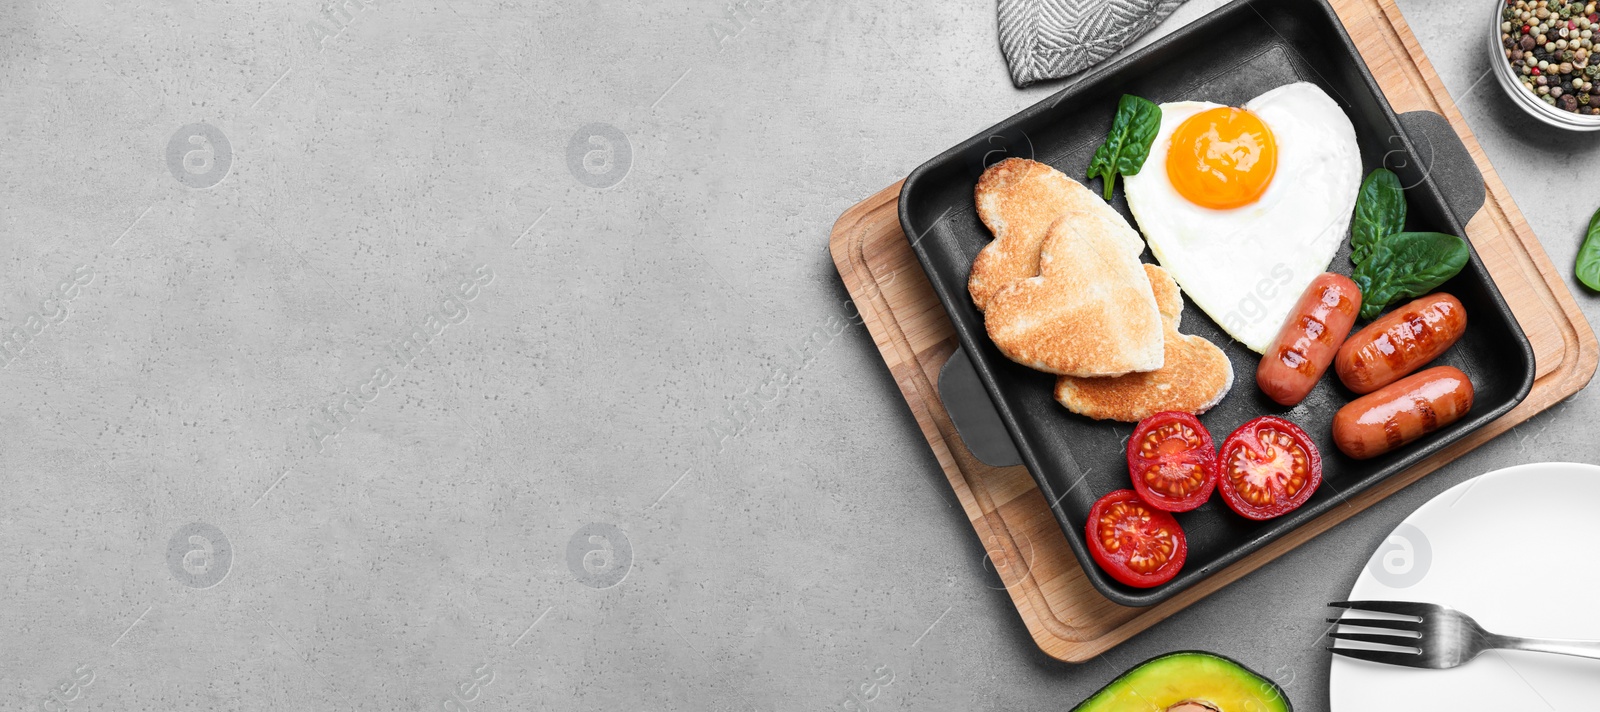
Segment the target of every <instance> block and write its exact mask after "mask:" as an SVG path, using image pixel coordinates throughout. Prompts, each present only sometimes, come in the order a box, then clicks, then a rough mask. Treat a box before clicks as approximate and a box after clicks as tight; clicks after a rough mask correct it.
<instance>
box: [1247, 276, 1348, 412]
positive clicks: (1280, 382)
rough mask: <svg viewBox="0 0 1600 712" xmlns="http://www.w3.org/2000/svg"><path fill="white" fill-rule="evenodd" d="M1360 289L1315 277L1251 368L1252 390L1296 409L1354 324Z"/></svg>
mask: <svg viewBox="0 0 1600 712" xmlns="http://www.w3.org/2000/svg"><path fill="white" fill-rule="evenodd" d="M1359 311H1361V289H1360V288H1359V287H1357V286H1356V283H1355V282H1352V281H1350V278H1349V277H1346V276H1344V275H1341V274H1334V273H1332V272H1325V273H1323V274H1320V275H1317V278H1316V279H1313V280H1311V286H1309V287H1306V291H1305V293H1304V294H1301V295H1300V301H1299V302H1296V303H1295V305H1294V309H1293V310H1292V311H1290V312H1289V318H1288V319H1286V320H1285V321H1284V322H1283V326H1282V327H1280V328H1279V329H1278V336H1277V338H1275V339H1273V340H1272V345H1271V346H1268V347H1267V352H1266V355H1264V356H1262V357H1261V363H1260V364H1259V365H1257V366H1256V387H1258V388H1260V389H1261V392H1262V393H1265V394H1267V397H1268V398H1271V399H1272V400H1273V401H1275V402H1277V404H1278V405H1298V404H1299V403H1300V401H1302V400H1305V397H1306V394H1308V393H1310V392H1311V389H1312V388H1314V387H1315V386H1316V385H1317V381H1319V380H1321V379H1322V374H1323V373H1325V372H1327V370H1328V364H1329V363H1332V362H1333V356H1334V354H1335V353H1336V352H1337V351H1338V349H1339V344H1341V343H1344V337H1345V336H1347V335H1348V334H1349V333H1350V327H1351V326H1353V325H1355V323H1356V313H1357V312H1359Z"/></svg>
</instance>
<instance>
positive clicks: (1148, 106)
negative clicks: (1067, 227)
mask: <svg viewBox="0 0 1600 712" xmlns="http://www.w3.org/2000/svg"><path fill="white" fill-rule="evenodd" d="M1160 131H1161V107H1159V106H1156V105H1155V104H1154V103H1152V102H1151V101H1150V100H1148V99H1141V98H1139V97H1137V96H1134V95H1132V94H1123V95H1122V99H1121V100H1120V101H1118V102H1117V116H1116V118H1115V119H1112V121H1111V133H1109V134H1107V135H1106V141H1105V143H1102V144H1100V148H1097V149H1095V152H1094V159H1093V160H1091V161H1089V177H1090V178H1094V177H1095V176H1099V177H1100V179H1101V180H1103V181H1104V182H1105V195H1106V200H1107V201H1108V202H1109V201H1110V200H1111V190H1112V186H1113V184H1114V182H1115V181H1116V177H1117V174H1119V173H1120V174H1122V175H1124V176H1134V175H1139V169H1141V168H1143V167H1144V161H1145V159H1146V158H1149V157H1150V144H1152V143H1155V140H1156V134H1157V133H1159V132H1160Z"/></svg>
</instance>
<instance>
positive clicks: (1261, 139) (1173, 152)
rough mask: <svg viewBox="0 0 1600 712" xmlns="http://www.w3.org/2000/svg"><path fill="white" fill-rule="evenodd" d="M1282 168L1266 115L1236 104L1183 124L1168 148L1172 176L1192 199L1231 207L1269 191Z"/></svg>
mask: <svg viewBox="0 0 1600 712" xmlns="http://www.w3.org/2000/svg"><path fill="white" fill-rule="evenodd" d="M1277 169H1278V146H1277V144H1276V143H1274V142H1273V138H1272V130H1271V129H1268V128H1267V125H1266V124H1264V123H1262V121H1261V117H1259V116H1256V115H1255V114H1253V113H1251V112H1249V111H1245V110H1244V109H1235V108H1233V107H1231V106H1223V107H1218V108H1215V109H1207V110H1205V111H1202V112H1200V113H1198V114H1195V115H1194V116H1191V117H1189V118H1188V119H1186V120H1185V121H1184V122H1183V123H1181V124H1178V128H1177V130H1175V131H1173V132H1172V146H1171V148H1170V149H1168V152H1167V178H1168V180H1170V181H1171V183H1172V187H1173V188H1174V189H1176V190H1177V191H1178V194H1179V195H1182V196H1183V197H1184V198H1186V199H1187V200H1188V201H1189V202H1191V203H1194V204H1195V205H1199V206H1202V207H1206V208H1213V209H1216V210H1227V209H1230V208H1237V207H1240V206H1243V205H1249V204H1250V203H1253V202H1255V201H1256V199H1257V198H1260V197H1261V194H1262V193H1264V192H1266V190H1267V186H1268V185H1270V184H1271V183H1272V174H1273V173H1274V172H1276V171H1277Z"/></svg>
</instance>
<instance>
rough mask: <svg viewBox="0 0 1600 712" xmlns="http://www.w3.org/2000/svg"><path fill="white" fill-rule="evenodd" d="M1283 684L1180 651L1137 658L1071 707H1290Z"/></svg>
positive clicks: (1094, 710)
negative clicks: (1146, 658)
mask: <svg viewBox="0 0 1600 712" xmlns="http://www.w3.org/2000/svg"><path fill="white" fill-rule="evenodd" d="M1292 710H1293V708H1292V707H1290V706H1289V696H1288V695H1285V694H1284V693H1283V688H1281V687H1278V684H1277V683H1275V682H1273V681H1271V680H1268V679H1267V678H1265V677H1263V676H1261V675H1258V674H1256V672H1255V671H1254V670H1251V669H1250V668H1247V667H1245V666H1243V665H1240V664H1239V663H1237V662H1234V661H1233V660H1230V659H1228V658H1225V657H1222V656H1221V655H1212V654H1211V653H1202V652H1197V651H1186V652H1180V653H1169V654H1167V655H1162V656H1159V657H1155V658H1151V659H1149V660H1146V661H1144V662H1143V663H1140V664H1139V666H1138V667H1135V668H1133V669H1132V670H1129V671H1127V672H1125V673H1122V675H1121V676H1120V677H1118V678H1117V679H1115V680H1112V681H1111V682H1110V683H1108V684H1107V685H1106V686H1105V687H1102V688H1100V691H1099V692H1096V693H1094V695H1093V696H1091V697H1090V698H1089V699H1087V700H1084V701H1083V703H1082V704H1080V705H1078V706H1077V707H1074V708H1072V712H1292Z"/></svg>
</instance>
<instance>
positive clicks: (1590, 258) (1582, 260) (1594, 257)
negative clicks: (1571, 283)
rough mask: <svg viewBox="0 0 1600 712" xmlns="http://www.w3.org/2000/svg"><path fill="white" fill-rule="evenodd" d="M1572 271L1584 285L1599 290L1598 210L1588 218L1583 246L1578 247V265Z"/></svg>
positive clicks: (1599, 213) (1599, 227) (1599, 240)
mask: <svg viewBox="0 0 1600 712" xmlns="http://www.w3.org/2000/svg"><path fill="white" fill-rule="evenodd" d="M1574 271H1575V272H1576V273H1577V275H1578V281H1579V282H1583V285H1584V286H1586V287H1588V288H1590V289H1595V290H1600V210H1597V211H1595V214H1594V217H1592V218H1589V233H1588V234H1587V235H1585V236H1584V238H1583V246H1582V247H1579V248H1578V266H1577V269H1576V270H1574Z"/></svg>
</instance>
